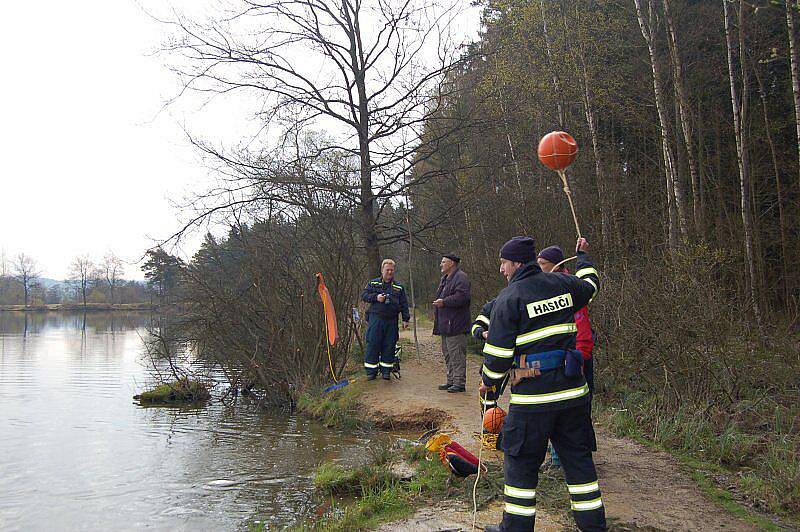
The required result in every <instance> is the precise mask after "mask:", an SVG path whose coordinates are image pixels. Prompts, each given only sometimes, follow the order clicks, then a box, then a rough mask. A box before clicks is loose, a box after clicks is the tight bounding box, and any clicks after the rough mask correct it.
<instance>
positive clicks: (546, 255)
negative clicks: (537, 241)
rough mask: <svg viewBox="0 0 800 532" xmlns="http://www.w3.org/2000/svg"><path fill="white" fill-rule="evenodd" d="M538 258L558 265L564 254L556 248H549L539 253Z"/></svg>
mask: <svg viewBox="0 0 800 532" xmlns="http://www.w3.org/2000/svg"><path fill="white" fill-rule="evenodd" d="M539 257H540V258H542V259H544V260H546V261H548V262H552V263H553V264H558V263H559V262H561V261H563V260H564V252H563V251H562V250H561V248H560V247H558V246H549V247H546V248H544V249H543V250H541V251H540V252H539Z"/></svg>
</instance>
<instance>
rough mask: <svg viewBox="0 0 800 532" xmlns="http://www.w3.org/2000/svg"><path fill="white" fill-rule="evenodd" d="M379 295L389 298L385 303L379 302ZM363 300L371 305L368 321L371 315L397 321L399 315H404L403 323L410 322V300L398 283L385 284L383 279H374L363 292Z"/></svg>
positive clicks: (368, 311)
mask: <svg viewBox="0 0 800 532" xmlns="http://www.w3.org/2000/svg"><path fill="white" fill-rule="evenodd" d="M378 294H386V295H387V298H386V301H385V302H384V303H381V302H380V301H378ZM361 299H362V300H363V301H365V302H366V303H370V306H369V309H367V316H368V317H367V319H369V315H370V314H374V315H375V316H378V317H380V318H383V319H389V320H391V319H395V320H396V319H397V315H398V314H401V313H402V315H403V321H408V320H410V319H411V316H410V315H409V313H408V298H407V297H406V289H405V288H403V285H401V284H400V283H398V282H397V281H394V280H392V281H391V282H388V283H384V282H383V279H382V278H381V277H378V278H377V279H372V280H371V281H370V282H369V283H367V286H366V287H365V288H364V291H363V292H361Z"/></svg>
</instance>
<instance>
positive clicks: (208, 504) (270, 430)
mask: <svg viewBox="0 0 800 532" xmlns="http://www.w3.org/2000/svg"><path fill="white" fill-rule="evenodd" d="M149 320H150V317H149V315H148V314H147V313H123V312H98V313H89V314H87V315H86V316H85V318H84V315H83V314H81V313H52V312H51V313H27V314H26V313H20V312H0V530H4V531H6V530H25V531H28V530H109V529H112V530H113V529H116V530H142V529H147V530H237V529H239V530H241V529H244V530H246V529H247V527H248V525H249V524H251V523H254V522H256V521H266V522H267V523H268V524H269V528H270V529H282V528H285V527H286V526H290V525H294V524H298V523H301V522H302V521H303V520H304V519H306V518H307V517H308V516H309V515H312V514H313V513H314V511H315V509H316V508H315V501H314V498H313V496H312V492H313V489H312V486H311V476H312V475H313V470H314V468H315V466H316V465H317V464H319V463H320V462H322V461H334V462H340V463H344V464H350V463H355V462H357V461H359V458H360V457H362V456H363V455H364V454H365V443H364V440H363V436H359V435H357V434H350V433H344V432H341V431H336V430H331V429H327V428H325V427H323V426H321V425H320V424H318V423H315V422H312V421H310V420H307V419H304V418H302V417H298V416H295V415H290V414H287V413H284V412H281V411H277V410H273V411H270V410H269V409H266V408H259V407H257V406H256V405H254V404H248V403H246V402H242V401H241V400H240V401H239V403H238V404H236V405H233V406H225V405H223V404H221V403H219V402H212V403H210V404H209V405H208V406H206V407H203V408H153V407H149V408H143V407H141V406H139V405H138V404H137V403H136V402H135V401H133V399H132V396H133V395H134V394H136V393H138V392H140V391H142V389H143V388H144V387H145V386H146V385H147V384H149V382H150V381H149V379H150V376H149V372H148V368H147V363H146V359H144V358H143V343H142V338H143V337H144V336H146V334H147V329H146V328H147V325H148V323H149Z"/></svg>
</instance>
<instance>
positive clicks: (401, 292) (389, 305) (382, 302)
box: [361, 259, 410, 381]
mask: <svg viewBox="0 0 800 532" xmlns="http://www.w3.org/2000/svg"><path fill="white" fill-rule="evenodd" d="M394 269H395V262H394V261H393V260H392V259H384V261H383V262H382V263H381V276H380V277H378V278H376V279H373V280H371V281H370V282H369V283H367V286H366V288H364V291H363V292H361V299H362V300H364V301H365V302H367V303H370V306H369V309H368V310H367V322H368V325H367V352H366V353H365V354H364V369H365V370H366V373H367V380H374V379H375V377H377V375H378V369H380V373H381V376H382V377H383V379H384V380H387V381H388V380H389V379H390V373H391V371H392V368H393V367H394V347H395V344H397V338H398V336H399V331H398V330H397V315H398V314H402V316H403V329H407V328H408V320H409V319H410V317H409V313H408V299H407V298H406V290H405V288H403V286H402V285H401V284H399V283H398V282H396V281H395V280H394Z"/></svg>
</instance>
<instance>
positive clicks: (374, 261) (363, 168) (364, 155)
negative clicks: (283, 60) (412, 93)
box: [342, 3, 381, 271]
mask: <svg viewBox="0 0 800 532" xmlns="http://www.w3.org/2000/svg"><path fill="white" fill-rule="evenodd" d="M342 9H343V11H344V12H345V13H347V14H346V16H347V17H348V18H349V13H348V11H349V10H350V9H353V8H352V6H349V5H348V4H347V3H345V4H343V6H342ZM358 15H359V13H358V9H357V8H355V9H353V18H352V21H351V24H352V27H351V35H350V61H351V67H352V69H353V73H354V83H355V85H356V90H357V91H358V120H357V133H358V151H359V156H360V178H361V179H360V181H361V183H360V184H361V191H360V192H361V194H360V201H361V205H360V207H361V231H362V236H363V238H364V251H365V254H366V260H367V264H368V265H369V266H370V267H371V268H375V271H380V265H381V254H380V247H379V245H378V234H377V232H376V230H375V195H374V194H373V192H372V162H371V160H370V153H369V149H370V147H369V125H370V120H369V119H370V116H369V108H368V106H367V103H368V100H367V82H366V72H365V68H364V51H363V47H362V43H361V27H360V23H359V19H358Z"/></svg>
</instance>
